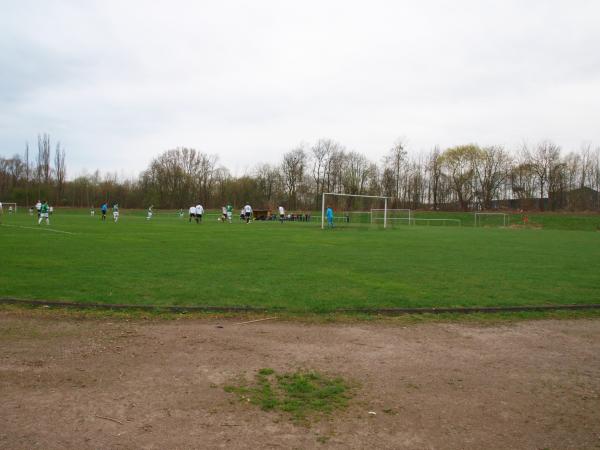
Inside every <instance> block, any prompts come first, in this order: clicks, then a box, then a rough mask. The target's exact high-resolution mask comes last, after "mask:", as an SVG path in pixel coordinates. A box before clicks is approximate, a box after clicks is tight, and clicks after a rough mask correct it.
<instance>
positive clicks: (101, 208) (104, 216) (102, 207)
mask: <svg viewBox="0 0 600 450" xmlns="http://www.w3.org/2000/svg"><path fill="white" fill-rule="evenodd" d="M100 211H102V220H106V211H108V205H107V204H106V202H104V203H102V206H101V207H100Z"/></svg>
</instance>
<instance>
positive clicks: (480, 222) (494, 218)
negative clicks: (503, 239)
mask: <svg viewBox="0 0 600 450" xmlns="http://www.w3.org/2000/svg"><path fill="white" fill-rule="evenodd" d="M508 225H510V216H509V215H508V214H505V213H475V226H476V227H506V226H508Z"/></svg>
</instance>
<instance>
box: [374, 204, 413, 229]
mask: <svg viewBox="0 0 600 450" xmlns="http://www.w3.org/2000/svg"><path fill="white" fill-rule="evenodd" d="M411 220H412V215H411V211H410V209H387V210H386V209H381V208H374V209H371V223H372V224H379V225H381V224H382V223H383V222H387V223H386V225H387V226H388V227H397V226H401V225H411Z"/></svg>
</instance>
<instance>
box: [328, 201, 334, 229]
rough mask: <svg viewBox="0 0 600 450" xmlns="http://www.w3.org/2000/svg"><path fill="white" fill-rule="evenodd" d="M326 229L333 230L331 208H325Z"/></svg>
mask: <svg viewBox="0 0 600 450" xmlns="http://www.w3.org/2000/svg"><path fill="white" fill-rule="evenodd" d="M327 227H328V228H333V209H332V208H331V206H328V207H327Z"/></svg>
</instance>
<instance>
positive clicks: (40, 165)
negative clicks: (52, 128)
mask: <svg viewBox="0 0 600 450" xmlns="http://www.w3.org/2000/svg"><path fill="white" fill-rule="evenodd" d="M50 175H51V168H50V135H49V134H47V133H44V135H43V136H42V135H38V156H37V161H36V178H37V182H38V184H42V183H43V184H44V185H46V186H47V185H48V183H49V182H50ZM38 190H39V187H38Z"/></svg>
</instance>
